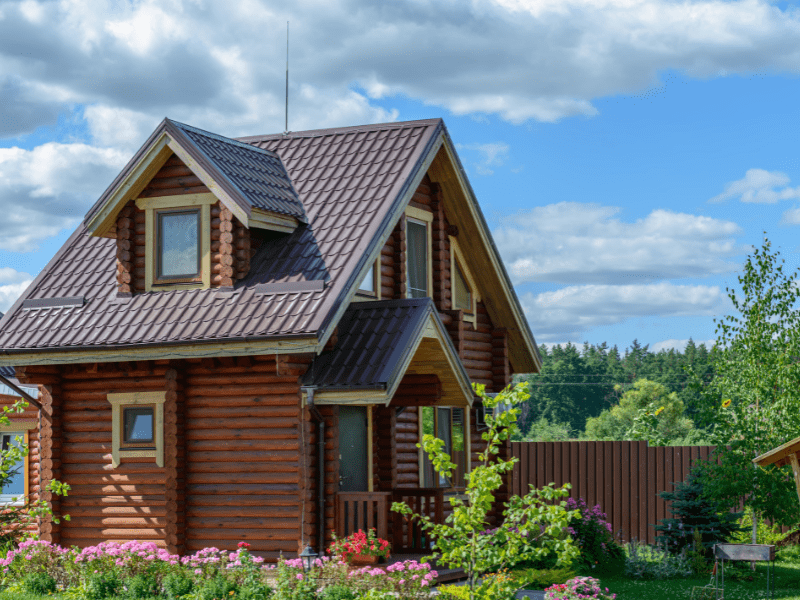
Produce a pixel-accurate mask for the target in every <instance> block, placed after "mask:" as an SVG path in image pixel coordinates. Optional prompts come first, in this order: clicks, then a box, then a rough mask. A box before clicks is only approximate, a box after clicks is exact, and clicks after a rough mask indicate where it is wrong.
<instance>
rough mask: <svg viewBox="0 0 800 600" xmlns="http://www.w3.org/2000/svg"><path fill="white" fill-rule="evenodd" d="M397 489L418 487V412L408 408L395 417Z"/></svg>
mask: <svg viewBox="0 0 800 600" xmlns="http://www.w3.org/2000/svg"><path fill="white" fill-rule="evenodd" d="M395 440H396V442H395V447H396V450H397V452H396V455H397V487H411V488H414V487H419V486H420V484H421V482H420V480H419V448H417V444H418V443H419V441H420V435H419V410H418V409H417V407H415V406H409V407H408V408H406V409H405V410H404V411H403V412H401V413H400V414H399V415H397V416H396V434H395Z"/></svg>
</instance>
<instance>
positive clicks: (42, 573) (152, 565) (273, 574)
mask: <svg viewBox="0 0 800 600" xmlns="http://www.w3.org/2000/svg"><path fill="white" fill-rule="evenodd" d="M0 570H1V571H2V587H3V588H6V589H7V591H8V592H13V591H14V590H18V591H19V592H28V593H34V594H41V595H46V594H48V593H54V592H68V595H69V597H70V598H75V599H76V600H78V599H80V600H84V599H85V600H103V599H104V598H112V597H117V596H124V597H125V598H131V599H133V600H135V599H138V598H141V599H144V598H153V597H160V598H170V599H176V598H181V599H182V600H212V599H214V598H223V597H224V598H229V599H232V600H266V599H267V598H273V599H274V600H311V599H315V598H321V599H322V600H334V599H336V600H348V599H353V598H369V599H370V600H383V599H384V598H385V599H387V600H388V599H389V598H392V599H399V600H405V599H407V600H416V599H422V598H428V597H430V596H431V592H430V588H431V587H432V585H433V583H435V579H436V576H437V573H436V571H433V570H432V569H431V568H430V566H429V565H428V564H426V563H419V562H417V561H405V562H399V563H395V564H393V565H389V566H387V567H385V568H378V567H365V568H360V569H354V568H351V567H350V566H349V565H348V564H347V563H346V562H344V561H341V560H339V559H338V558H331V557H328V556H323V557H321V558H317V559H316V560H315V561H314V565H313V567H312V568H311V569H310V570H309V571H308V572H306V571H304V570H303V567H302V560H301V559H299V558H295V559H290V560H281V561H280V562H279V563H278V564H277V565H273V564H265V562H264V559H263V558H260V557H258V556H255V555H253V554H251V553H250V551H249V546H248V544H246V543H244V542H242V543H240V544H239V546H238V548H237V550H236V551H235V552H231V551H227V550H220V549H218V548H204V549H202V550H200V551H198V552H196V553H195V554H191V555H187V556H183V557H180V556H177V555H173V554H170V553H169V552H167V551H166V550H164V549H163V548H159V547H158V546H156V544H154V543H152V542H136V541H132V542H126V543H122V544H119V543H113V542H108V543H102V544H99V545H97V546H91V547H88V548H84V549H78V548H62V547H60V546H57V545H54V544H50V543H48V542H43V541H35V540H31V541H26V542H22V543H21V544H20V545H19V547H18V548H17V549H15V550H12V551H9V552H8V554H7V555H6V557H5V558H3V559H2V560H0Z"/></svg>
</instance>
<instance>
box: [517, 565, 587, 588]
mask: <svg viewBox="0 0 800 600" xmlns="http://www.w3.org/2000/svg"><path fill="white" fill-rule="evenodd" d="M576 575H577V573H575V571H574V570H573V569H572V568H571V567H557V568H555V569H514V570H513V571H511V578H512V579H513V580H514V584H515V585H516V586H517V587H519V588H524V589H526V590H543V589H544V588H546V587H550V586H551V585H554V584H556V583H564V582H565V581H569V580H570V579H572V578H573V577H575V576H576Z"/></svg>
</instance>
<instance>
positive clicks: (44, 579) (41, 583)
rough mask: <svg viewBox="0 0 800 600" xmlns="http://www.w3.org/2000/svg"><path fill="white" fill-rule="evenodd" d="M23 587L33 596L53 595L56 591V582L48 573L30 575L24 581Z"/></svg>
mask: <svg viewBox="0 0 800 600" xmlns="http://www.w3.org/2000/svg"><path fill="white" fill-rule="evenodd" d="M22 587H23V588H24V589H25V590H27V591H29V592H30V593H31V594H39V595H40V596H44V595H45V594H52V593H53V592H55V591H56V580H55V579H54V578H53V577H52V576H50V575H48V574H47V573H28V574H27V575H26V576H25V578H24V579H23V580H22Z"/></svg>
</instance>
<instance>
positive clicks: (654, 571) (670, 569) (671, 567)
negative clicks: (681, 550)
mask: <svg viewBox="0 0 800 600" xmlns="http://www.w3.org/2000/svg"><path fill="white" fill-rule="evenodd" d="M625 574H626V575H627V576H628V577H633V578H634V579H669V578H671V577H686V576H688V575H691V574H692V568H691V566H690V564H689V561H688V559H687V558H686V557H685V556H683V555H681V554H671V553H669V552H667V551H666V550H662V549H661V548H658V547H656V546H648V545H647V544H641V543H638V542H631V543H629V544H628V545H627V558H626V560H625Z"/></svg>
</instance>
